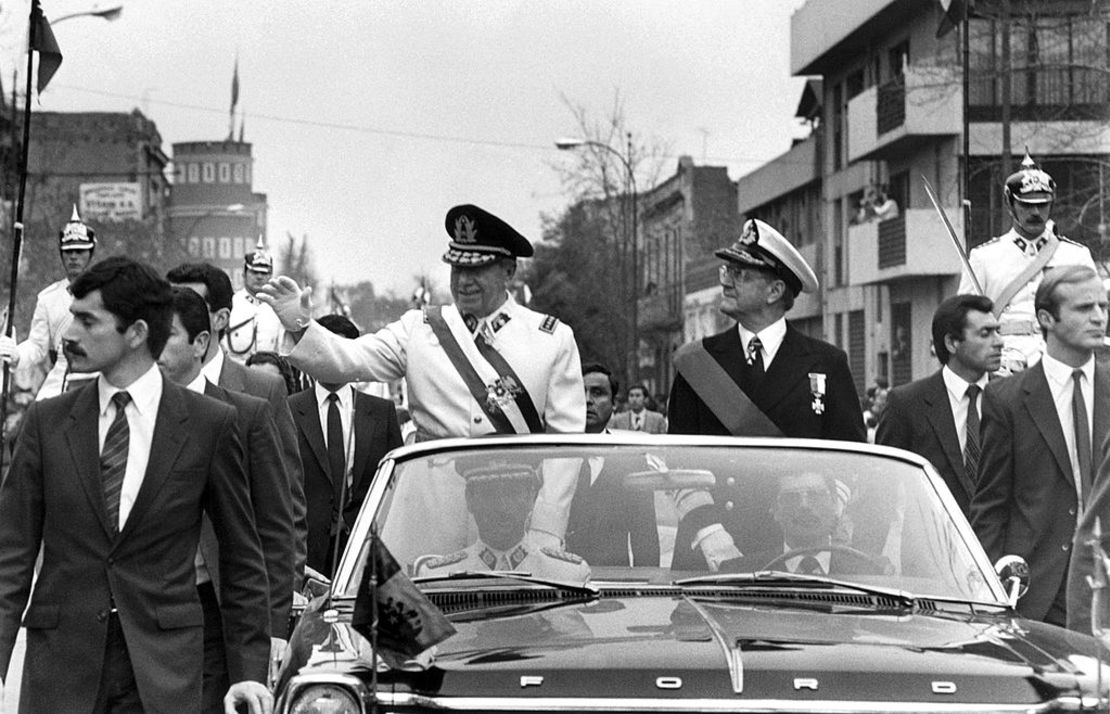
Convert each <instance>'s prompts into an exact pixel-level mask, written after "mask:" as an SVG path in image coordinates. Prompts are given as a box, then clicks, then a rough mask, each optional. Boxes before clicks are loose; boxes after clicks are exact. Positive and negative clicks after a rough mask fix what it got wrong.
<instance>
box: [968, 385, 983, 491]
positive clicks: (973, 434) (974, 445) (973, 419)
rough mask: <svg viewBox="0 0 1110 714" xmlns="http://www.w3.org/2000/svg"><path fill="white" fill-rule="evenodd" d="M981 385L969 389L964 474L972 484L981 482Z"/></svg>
mask: <svg viewBox="0 0 1110 714" xmlns="http://www.w3.org/2000/svg"><path fill="white" fill-rule="evenodd" d="M978 397H979V385H978V384H970V385H968V387H967V427H966V429H965V431H964V472H965V473H966V474H967V478H968V479H969V480H970V482H971V483H976V482H978V480H979V453H980V444H979V407H978V405H977V404H976V401H977V399H978Z"/></svg>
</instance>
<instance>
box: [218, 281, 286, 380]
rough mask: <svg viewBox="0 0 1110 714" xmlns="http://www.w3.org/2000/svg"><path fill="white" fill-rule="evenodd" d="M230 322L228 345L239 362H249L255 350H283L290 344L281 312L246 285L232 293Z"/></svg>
mask: <svg viewBox="0 0 1110 714" xmlns="http://www.w3.org/2000/svg"><path fill="white" fill-rule="evenodd" d="M227 325H228V332H227V335H226V336H225V338H224V346H225V347H226V348H227V353H228V356H230V357H231V358H232V359H233V360H235V361H236V362H246V361H247V358H248V357H250V356H251V355H252V354H254V353H255V352H279V351H280V350H282V349H283V348H285V347H286V339H285V329H284V328H283V327H282V326H281V320H279V319H278V316H277V313H275V312H274V309H273V308H272V307H270V306H269V305H267V304H266V303H264V302H262V301H261V300H259V299H258V298H256V297H254V296H253V295H251V294H250V293H249V292H247V289H246V288H242V289H240V290H237V291H236V292H235V294H234V295H232V296H231V317H230V318H229V319H228V322H227ZM232 328H236V329H234V330H233V329H232Z"/></svg>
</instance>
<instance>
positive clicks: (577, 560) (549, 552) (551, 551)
mask: <svg viewBox="0 0 1110 714" xmlns="http://www.w3.org/2000/svg"><path fill="white" fill-rule="evenodd" d="M540 552H541V553H543V554H544V555H546V556H548V557H550V558H554V559H555V560H562V561H564V562H566V563H574V564H575V565H579V564H581V563H582V562H584V561H583V560H582V556H580V555H576V554H574V553H568V552H567V551H565V550H559V549H558V548H552V547H550V546H549V547H546V548H540Z"/></svg>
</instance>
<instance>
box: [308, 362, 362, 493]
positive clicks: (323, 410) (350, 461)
mask: <svg viewBox="0 0 1110 714" xmlns="http://www.w3.org/2000/svg"><path fill="white" fill-rule="evenodd" d="M312 389H313V391H314V392H315V394H316V413H317V414H318V415H319V417H320V431H322V432H324V446H325V447H326V446H328V407H329V406H331V402H329V401H328V396H329V395H330V394H331V392H329V391H328V390H327V389H325V388H324V387H323V386H322V385H321V384H320V383H319V382H317V383H316V386H314V387H313V388H312ZM335 393H336V394H337V395H338V396H339V405H338V406H339V423H340V424H341V425H342V428H343V449H344V451H343V453H344V463H345V464H346V469H345V473H346V478H347V486H348V487H349V486H350V485H351V470H352V469H354V467H355V463H354V461H355V450H354V448H352V447H353V441H354V439H353V437H354V432H353V431H352V429H353V428H354V419H353V414H354V409H355V388H354V387H352V386H351V385H349V384H345V385H343V386H342V387H340V388H339V389H338V390H336V392H335Z"/></svg>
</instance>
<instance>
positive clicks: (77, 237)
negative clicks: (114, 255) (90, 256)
mask: <svg viewBox="0 0 1110 714" xmlns="http://www.w3.org/2000/svg"><path fill="white" fill-rule="evenodd" d="M95 247H96V231H94V230H93V229H92V228H89V227H88V226H86V225H85V224H84V223H83V222H82V221H81V216H79V215H77V206H76V205H75V206H74V207H73V216H72V217H71V218H70V219H69V222H68V223H66V224H65V226H63V227H62V230H61V231H59V232H58V250H92V249H93V248H95Z"/></svg>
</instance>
